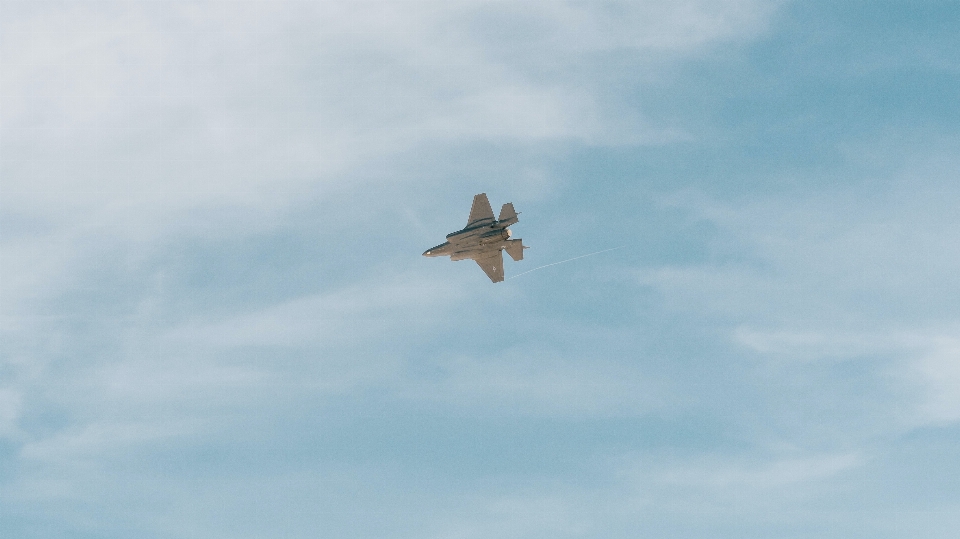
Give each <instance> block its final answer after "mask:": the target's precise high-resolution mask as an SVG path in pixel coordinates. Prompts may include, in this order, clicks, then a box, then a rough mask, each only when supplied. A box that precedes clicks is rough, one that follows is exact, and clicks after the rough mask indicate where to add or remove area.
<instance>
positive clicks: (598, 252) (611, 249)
mask: <svg viewBox="0 0 960 539" xmlns="http://www.w3.org/2000/svg"><path fill="white" fill-rule="evenodd" d="M624 247H626V245H621V246H620V247H611V248H610V249H604V250H602V251H597V252H595V253H590V254H586V255H580V256H575V257H573V258H568V259H566V260H561V261H560V262H554V263H552V264H547V265H545V266H540V267H538V268H533V269H532V270H527V271H525V272H523V273H518V274H516V275H514V276H512V277H508V279H514V278H517V277H519V276H521V275H524V274H527V273H530V272H531V271H537V270H538V269H543V268H549V267H550V266H556V265H557V264H563V263H564V262H570V261H571V260H576V259H578V258H586V257H588V256H593V255H598V254H600V253H605V252H607V251H615V250H617V249H622V248H624Z"/></svg>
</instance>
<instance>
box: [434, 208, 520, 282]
mask: <svg viewBox="0 0 960 539" xmlns="http://www.w3.org/2000/svg"><path fill="white" fill-rule="evenodd" d="M517 221H519V219H518V218H517V212H516V211H515V210H514V209H513V203H512V202H507V203H506V204H504V205H503V207H502V208H500V218H499V219H494V218H493V208H491V207H490V201H489V200H487V194H486V193H480V194H479V195H477V196H475V197H473V207H471V208H470V217H469V218H468V219H467V226H465V227H463V229H462V230H458V231H456V232H452V233H450V234H447V241H446V242H444V243H441V244H440V245H437V246H436V247H431V248H430V249H427V250H426V251H425V252H424V253H423V256H449V257H450V260H463V259H465V258H472V259H473V260H475V261H476V262H477V264H478V265H479V266H480V268H481V269H483V271H484V273H486V274H487V277H490V280H491V281H493V282H495V283H499V282H500V281H502V280H503V251H504V250H506V251H507V254H509V255H510V257H511V258H513V259H514V260H516V261H520V260H523V250H524V249H526V248H527V247H525V246H524V245H523V240H521V239H519V238H518V239H515V240H512V239H510V236H511V234H512V232H511V231H510V230H508V229H507V227H508V226H510V225H512V224H514V223H516V222H517Z"/></svg>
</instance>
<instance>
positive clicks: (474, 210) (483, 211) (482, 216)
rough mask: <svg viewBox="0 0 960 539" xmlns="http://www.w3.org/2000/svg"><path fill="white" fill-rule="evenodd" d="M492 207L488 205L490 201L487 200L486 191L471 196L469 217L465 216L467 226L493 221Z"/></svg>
mask: <svg viewBox="0 0 960 539" xmlns="http://www.w3.org/2000/svg"><path fill="white" fill-rule="evenodd" d="M493 220H494V219H493V208H491V207H490V201H489V200H487V194H486V193H480V194H479V195H477V196H475V197H473V206H472V207H471V208H470V217H469V218H467V226H466V227H465V228H470V227H472V226H477V225H482V224H485V222H487V221H489V222H491V223H492V222H493Z"/></svg>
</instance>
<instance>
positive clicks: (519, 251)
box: [506, 239, 527, 262]
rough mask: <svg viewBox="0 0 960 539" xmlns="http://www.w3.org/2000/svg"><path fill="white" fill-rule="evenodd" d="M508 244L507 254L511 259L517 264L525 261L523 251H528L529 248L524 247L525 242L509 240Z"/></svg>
mask: <svg viewBox="0 0 960 539" xmlns="http://www.w3.org/2000/svg"><path fill="white" fill-rule="evenodd" d="M506 244H507V247H506V250H507V254H508V255H510V258H512V259H514V260H516V261H517V262H519V261H521V260H523V250H524V249H527V247H525V246H524V245H523V240H519V239H517V240H507V241H506Z"/></svg>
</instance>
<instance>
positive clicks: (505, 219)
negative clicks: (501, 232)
mask: <svg viewBox="0 0 960 539" xmlns="http://www.w3.org/2000/svg"><path fill="white" fill-rule="evenodd" d="M518 220H519V218H518V217H517V211H516V210H514V209H513V202H507V203H506V204H504V205H503V207H502V208H500V217H499V218H498V219H497V221H499V224H500V226H510V225H512V224H513V223H516V222H517V221H518Z"/></svg>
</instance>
